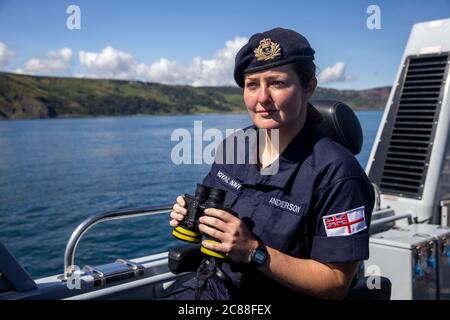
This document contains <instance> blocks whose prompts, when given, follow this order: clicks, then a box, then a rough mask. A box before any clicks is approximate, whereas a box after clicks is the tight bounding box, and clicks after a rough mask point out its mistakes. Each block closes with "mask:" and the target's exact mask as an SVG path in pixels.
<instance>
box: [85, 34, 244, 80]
mask: <svg viewBox="0 0 450 320" xmlns="http://www.w3.org/2000/svg"><path fill="white" fill-rule="evenodd" d="M247 41H248V39H246V38H242V37H236V38H235V39H234V40H231V41H227V42H226V43H225V47H224V48H222V49H220V50H219V51H218V52H217V53H216V54H215V55H214V58H213V59H203V58H201V57H196V58H194V59H193V61H192V63H191V64H190V65H188V66H183V65H180V64H178V63H177V62H176V61H172V60H168V59H166V58H161V59H159V60H158V61H157V62H154V63H152V64H144V63H139V62H138V61H136V60H135V59H134V58H133V56H132V55H131V54H129V53H125V52H122V51H119V50H117V49H115V48H112V47H111V46H108V47H106V48H104V49H103V50H102V51H101V52H100V53H95V52H84V51H80V54H79V58H80V63H81V64H82V65H84V66H85V67H86V68H87V69H88V74H87V75H86V76H87V77H94V78H100V77H101V78H114V79H140V80H146V81H152V82H161V83H166V84H188V85H193V86H206V85H208V86H219V85H234V80H233V68H234V57H235V55H236V53H237V51H238V50H239V49H240V48H241V47H242V46H243V45H244V44H245V43H246V42H247Z"/></svg>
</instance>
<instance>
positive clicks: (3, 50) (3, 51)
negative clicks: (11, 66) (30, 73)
mask: <svg viewBox="0 0 450 320" xmlns="http://www.w3.org/2000/svg"><path fill="white" fill-rule="evenodd" d="M15 56H16V54H15V53H14V51H11V50H10V49H8V47H7V46H6V45H5V44H4V43H3V42H0V68H1V67H3V66H6V65H7V64H8V63H9V62H10V61H11V60H12V59H14V58H15Z"/></svg>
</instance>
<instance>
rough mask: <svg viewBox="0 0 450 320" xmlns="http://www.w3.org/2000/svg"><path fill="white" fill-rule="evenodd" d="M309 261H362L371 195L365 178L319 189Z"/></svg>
mask: <svg viewBox="0 0 450 320" xmlns="http://www.w3.org/2000/svg"><path fill="white" fill-rule="evenodd" d="M316 200H317V201H316V202H315V203H316V206H315V212H316V215H315V219H316V220H315V229H314V231H313V237H312V248H311V258H312V259H314V260H318V261H320V262H324V263H327V262H328V263H340V262H350V261H358V260H366V259H368V257H369V232H368V231H369V227H370V219H371V214H372V210H373V206H374V201H375V195H374V190H373V186H372V184H371V182H370V181H369V180H368V179H367V178H363V177H355V178H345V179H341V180H339V181H337V182H335V183H333V184H331V185H329V186H326V187H325V188H322V189H319V191H318V194H317V199H316Z"/></svg>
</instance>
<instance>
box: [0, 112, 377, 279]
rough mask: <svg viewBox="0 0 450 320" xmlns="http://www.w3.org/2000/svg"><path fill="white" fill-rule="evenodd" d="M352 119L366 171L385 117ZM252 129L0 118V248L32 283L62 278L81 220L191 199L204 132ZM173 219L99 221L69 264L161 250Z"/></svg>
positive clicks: (153, 121) (203, 169)
mask: <svg viewBox="0 0 450 320" xmlns="http://www.w3.org/2000/svg"><path fill="white" fill-rule="evenodd" d="M356 114H357V117H358V118H359V120H360V122H361V125H362V128H363V134H364V144H363V149H362V151H361V153H360V154H359V155H358V156H357V159H358V161H359V162H360V164H361V165H362V166H363V167H365V165H366V163H367V160H368V158H369V154H370V151H371V148H372V144H373V141H374V139H375V135H376V133H377V130H378V126H379V123H380V120H381V117H382V111H359V112H356ZM250 124H251V122H250V118H249V116H248V115H247V114H227V115H217V114H208V115H184V116H130V117H100V118H71V119H68V118H67V119H39V120H8V121H0V241H1V242H2V243H3V245H5V246H6V248H7V249H8V250H9V251H10V252H11V253H12V255H13V256H14V257H15V258H16V259H17V260H18V262H19V263H20V264H21V265H22V267H23V268H24V269H25V270H26V271H27V272H28V273H29V274H30V275H31V276H32V277H33V278H41V277H45V276H49V275H54V274H61V273H63V269H64V267H63V266H64V251H65V247H66V244H67V241H68V240H69V237H70V235H71V233H72V231H73V230H74V229H75V228H76V227H77V226H78V225H79V224H80V223H81V222H82V221H83V220H84V219H86V218H87V217H89V216H91V215H95V214H99V213H102V212H109V211H115V210H119V209H120V210H122V209H133V208H142V207H150V206H155V207H156V206H167V205H172V204H173V203H174V201H175V198H176V197H177V196H178V195H181V194H185V193H191V194H192V193H193V192H194V190H195V186H196V183H198V182H201V180H202V179H203V177H204V176H205V175H206V174H207V172H208V170H209V166H210V164H208V163H207V162H208V159H207V157H204V158H203V157H194V156H192V155H193V153H194V148H195V146H197V147H198V146H199V144H200V147H202V148H205V147H206V146H208V145H209V144H210V143H211V142H209V141H207V140H206V139H202V137H205V135H204V134H205V132H210V133H211V132H213V131H211V130H209V129H219V131H220V132H221V133H222V134H223V136H224V137H225V136H226V134H227V129H228V130H230V129H237V128H243V127H246V126H248V125H250ZM208 130H209V131H208ZM214 132H216V133H217V132H218V131H217V130H215V131H214ZM188 133H189V134H188ZM181 136H190V137H191V140H190V143H187V142H189V139H183V143H186V144H183V148H184V149H183V150H185V151H186V150H190V151H191V155H189V154H188V153H183V154H182V156H184V157H187V158H184V160H186V159H189V157H190V164H185V163H182V164H179V160H180V153H179V152H174V150H175V151H176V150H178V149H176V148H177V146H178V147H180V141H181V138H180V137H181ZM199 141H200V142H199ZM196 154H198V153H196ZM174 159H175V160H174ZM177 159H178V160H177ZM185 162H186V161H185ZM188 162H189V161H188ZM169 220H170V219H169V214H162V215H157V216H148V217H139V218H132V219H124V220H115V221H108V222H104V223H101V224H98V225H96V226H94V227H93V228H92V229H90V230H89V231H88V232H87V233H86V235H85V236H84V237H83V238H82V240H81V241H80V243H79V244H78V247H77V251H76V256H75V264H76V265H78V266H80V267H83V266H85V265H90V266H94V265H100V264H105V263H110V262H113V261H115V260H116V259H118V258H123V259H133V258H137V257H141V256H146V255H150V254H154V253H159V252H164V251H167V250H169V249H170V248H171V247H173V246H174V245H176V244H179V240H177V239H175V238H173V237H172V236H171V227H170V226H169Z"/></svg>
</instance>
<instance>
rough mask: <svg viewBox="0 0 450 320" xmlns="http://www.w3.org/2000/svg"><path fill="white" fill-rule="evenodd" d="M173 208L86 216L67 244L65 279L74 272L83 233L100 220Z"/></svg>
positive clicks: (144, 209)
mask: <svg viewBox="0 0 450 320" xmlns="http://www.w3.org/2000/svg"><path fill="white" fill-rule="evenodd" d="M171 210H172V205H170V206H163V207H147V208H140V209H129V210H122V211H112V212H105V213H100V214H97V215H94V216H91V217H89V218H86V219H85V220H84V221H83V222H82V223H80V224H79V225H78V227H77V228H76V229H75V230H74V231H73V232H72V235H71V236H70V239H69V241H68V242H67V245H66V251H65V254H64V279H66V280H67V279H68V278H69V277H70V276H71V275H72V272H73V267H72V266H74V265H75V250H76V248H77V245H78V243H79V242H80V240H81V238H82V237H83V235H84V234H85V233H86V232H87V231H88V230H89V229H90V228H92V227H93V226H95V225H96V224H98V223H100V222H105V221H111V220H119V219H128V218H135V217H142V216H152V215H158V214H162V213H167V212H170V211H171Z"/></svg>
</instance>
